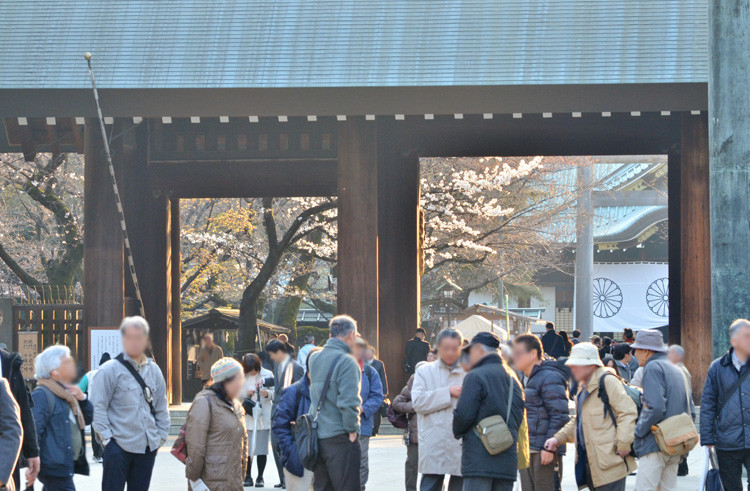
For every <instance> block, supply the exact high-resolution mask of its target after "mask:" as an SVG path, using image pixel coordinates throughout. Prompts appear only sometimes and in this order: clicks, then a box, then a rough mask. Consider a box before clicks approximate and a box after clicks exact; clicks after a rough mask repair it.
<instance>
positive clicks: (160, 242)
mask: <svg viewBox="0 0 750 491" xmlns="http://www.w3.org/2000/svg"><path fill="white" fill-rule="evenodd" d="M134 131H135V145H134V146H133V147H132V148H130V149H129V152H128V163H127V165H126V166H125V168H124V178H123V179H122V185H121V186H120V189H121V193H122V201H123V209H124V213H125V220H126V221H127V225H128V234H129V237H130V245H131V247H132V250H133V261H134V263H135V270H136V273H137V274H138V282H139V284H140V288H141V295H142V298H143V309H144V311H145V314H146V320H148V323H149V325H150V326H151V347H152V350H153V354H154V359H155V361H156V363H157V364H158V365H159V367H160V368H161V371H162V374H163V375H164V379H165V380H166V382H167V393H168V394H169V397H170V400H172V399H173V398H174V386H173V377H172V371H173V370H174V366H173V363H172V360H173V356H172V354H173V351H172V341H171V334H172V305H171V297H172V289H171V284H172V273H171V267H172V251H171V244H170V241H171V237H172V233H171V205H170V202H169V199H168V197H167V196H165V195H164V194H163V193H161V192H153V191H152V190H151V189H150V187H149V180H148V175H149V174H148V165H149V164H148V126H147V124H141V125H140V126H139V127H138V128H136V129H135V130H134ZM126 278H127V288H128V293H129V296H130V297H132V296H135V293H134V291H133V285H132V283H131V282H130V278H129V275H128V276H127V277H126ZM178 373H179V372H178Z"/></svg>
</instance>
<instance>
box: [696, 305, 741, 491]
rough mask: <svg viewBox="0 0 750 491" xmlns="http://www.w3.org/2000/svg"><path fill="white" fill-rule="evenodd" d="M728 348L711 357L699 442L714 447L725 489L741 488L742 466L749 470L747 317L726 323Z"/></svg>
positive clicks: (702, 404)
mask: <svg viewBox="0 0 750 491" xmlns="http://www.w3.org/2000/svg"><path fill="white" fill-rule="evenodd" d="M729 341H730V342H731V344H732V347H731V348H730V349H729V351H728V352H727V353H726V354H725V355H724V356H722V357H721V358H718V359H716V360H714V362H713V363H712V364H711V367H710V368H709V369H708V374H707V375H706V383H705V385H704V386H703V396H702V397H701V444H702V445H703V446H706V447H709V448H712V447H715V449H716V456H717V458H718V462H719V473H720V474H721V481H722V483H723V484H724V489H725V491H740V490H741V489H742V467H743V466H744V467H745V469H747V470H748V472H750V428H748V426H747V424H748V422H750V396H749V395H748V394H750V377H748V373H750V366H749V364H748V362H747V361H748V358H750V320H747V319H737V320H736V321H734V322H732V324H731V325H730V326H729Z"/></svg>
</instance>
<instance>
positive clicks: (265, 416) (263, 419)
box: [242, 368, 273, 432]
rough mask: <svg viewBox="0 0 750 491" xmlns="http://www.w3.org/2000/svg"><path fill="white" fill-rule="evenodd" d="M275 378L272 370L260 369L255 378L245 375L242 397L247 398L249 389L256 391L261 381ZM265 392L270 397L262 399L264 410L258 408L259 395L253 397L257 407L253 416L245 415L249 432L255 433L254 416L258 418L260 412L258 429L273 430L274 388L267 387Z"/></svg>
mask: <svg viewBox="0 0 750 491" xmlns="http://www.w3.org/2000/svg"><path fill="white" fill-rule="evenodd" d="M271 378H273V373H271V371H270V370H266V369H265V368H261V369H260V373H259V374H257V375H256V376H254V377H251V376H250V375H245V386H244V388H243V392H242V397H243V399H244V398H245V396H246V394H247V391H248V390H249V389H254V388H255V386H256V384H257V383H258V381H259V380H260V379H271ZM265 390H267V391H268V397H261V398H260V401H261V405H262V406H263V407H262V408H258V399H257V397H258V396H257V395H254V396H253V401H254V402H255V404H256V405H255V407H254V408H253V414H252V415H251V414H245V426H246V427H247V431H248V432H252V431H253V416H257V415H258V412H259V411H260V419H258V429H259V430H270V429H271V409H272V407H273V387H266V388H265Z"/></svg>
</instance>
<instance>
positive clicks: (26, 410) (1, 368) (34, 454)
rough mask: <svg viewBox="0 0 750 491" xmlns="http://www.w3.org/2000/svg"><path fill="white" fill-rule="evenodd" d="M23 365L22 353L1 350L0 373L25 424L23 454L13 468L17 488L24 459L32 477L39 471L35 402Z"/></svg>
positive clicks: (19, 484) (18, 487)
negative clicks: (22, 368)
mask: <svg viewBox="0 0 750 491" xmlns="http://www.w3.org/2000/svg"><path fill="white" fill-rule="evenodd" d="M21 365H23V358H21V355H20V354H18V353H9V352H7V351H5V350H0V373H2V377H3V378H4V379H6V380H7V381H8V385H9V386H10V391H11V393H12V394H13V397H15V399H16V402H17V403H18V407H19V408H20V410H21V425H22V426H23V446H22V447H21V456H20V457H19V459H18V461H17V463H16V467H15V469H14V470H13V482H15V484H16V488H17V489H20V488H21V467H22V465H21V464H22V461H23V460H24V459H25V460H26V462H27V465H28V470H27V473H28V474H29V477H30V478H32V479H35V478H36V476H37V474H38V473H39V444H38V443H37V439H36V425H35V423H34V413H33V412H32V410H31V407H32V406H33V405H34V404H33V403H32V401H31V394H29V391H28V389H27V388H26V383H25V382H24V378H23V373H21Z"/></svg>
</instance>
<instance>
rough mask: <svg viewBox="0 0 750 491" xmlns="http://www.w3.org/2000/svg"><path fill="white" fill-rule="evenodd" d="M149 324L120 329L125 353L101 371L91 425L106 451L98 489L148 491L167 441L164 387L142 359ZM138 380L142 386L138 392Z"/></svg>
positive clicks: (132, 321) (133, 320)
mask: <svg viewBox="0 0 750 491" xmlns="http://www.w3.org/2000/svg"><path fill="white" fill-rule="evenodd" d="M148 332H149V327H148V322H146V319H144V318H143V317H140V316H135V317H126V318H125V319H123V321H122V324H120V335H121V336H122V349H123V353H122V354H120V355H118V356H117V357H116V358H115V359H113V360H110V361H108V362H107V363H105V364H104V365H102V366H101V367H100V368H99V372H98V373H97V375H96V390H95V391H94V393H93V394H92V397H91V402H92V404H93V405H94V422H93V423H92V424H91V426H92V427H93V429H94V431H95V432H96V434H97V437H98V438H99V440H100V442H101V444H102V446H103V447H104V453H103V456H102V457H103V459H104V472H103V475H102V489H106V490H107V491H122V490H123V489H125V484H127V486H128V490H136V489H137V490H139V491H148V488H149V485H150V484H151V473H152V471H153V469H154V460H155V459H156V452H158V451H159V447H161V446H162V445H164V443H166V441H167V435H168V432H169V406H168V404H167V386H166V383H165V382H164V377H163V376H162V373H161V370H160V369H159V366H158V365H157V364H156V363H154V361H153V360H150V359H148V358H147V357H146V354H145V353H146V347H147V346H148ZM134 373H137V374H138V377H139V378H140V379H141V380H142V381H143V382H144V383H145V385H146V387H145V388H141V385H140V382H139V380H138V378H136V377H135V375H134Z"/></svg>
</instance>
